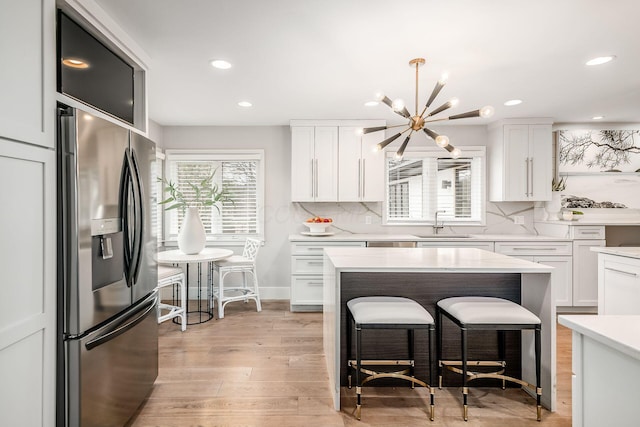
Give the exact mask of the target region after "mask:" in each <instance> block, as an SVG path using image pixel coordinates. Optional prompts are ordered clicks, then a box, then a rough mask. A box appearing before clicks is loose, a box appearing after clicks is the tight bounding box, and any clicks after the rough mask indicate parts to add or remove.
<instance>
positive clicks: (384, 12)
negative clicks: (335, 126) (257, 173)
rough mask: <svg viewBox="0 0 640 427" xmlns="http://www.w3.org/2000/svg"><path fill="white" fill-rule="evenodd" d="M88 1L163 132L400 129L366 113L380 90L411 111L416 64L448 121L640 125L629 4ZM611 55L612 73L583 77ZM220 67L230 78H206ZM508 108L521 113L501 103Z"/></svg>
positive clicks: (635, 7)
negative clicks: (133, 66)
mask: <svg viewBox="0 0 640 427" xmlns="http://www.w3.org/2000/svg"><path fill="white" fill-rule="evenodd" d="M96 2H97V3H98V4H99V5H100V6H101V7H102V8H103V9H105V11H106V12H107V13H108V14H109V15H110V16H112V17H113V19H114V20H115V21H116V22H117V23H119V24H120V26H121V27H122V29H124V30H125V31H126V32H127V33H128V34H129V35H130V36H131V37H132V38H133V39H134V40H135V41H137V42H138V44H139V45H140V46H141V47H142V48H143V49H144V51H145V52H146V53H147V54H148V55H149V56H150V57H151V59H152V62H151V63H150V64H149V66H150V71H149V74H148V77H149V80H148V93H149V116H150V118H151V119H153V120H154V121H156V122H158V123H159V124H161V125H286V124H288V123H289V120H291V119H365V118H371V119H387V120H388V121H389V122H390V123H394V122H401V121H402V119H400V118H399V116H397V115H395V114H394V113H392V112H391V111H390V109H389V108H388V107H387V106H385V105H383V104H380V105H378V106H377V107H365V106H364V102H365V101H368V100H372V99H373V95H374V93H375V92H377V91H381V90H382V91H384V92H385V93H386V94H388V96H389V97H390V98H392V99H393V98H403V99H404V100H405V101H407V104H408V105H409V106H411V108H409V109H410V110H411V111H412V110H413V103H414V99H415V89H414V79H415V72H414V70H413V69H411V68H409V66H408V61H409V60H410V59H412V58H415V57H424V58H426V60H427V64H426V65H425V66H424V67H422V68H421V69H420V95H419V103H420V104H424V103H425V102H426V99H427V98H428V95H429V94H430V92H431V89H432V88H433V85H434V84H435V82H436V81H437V79H438V78H439V76H440V74H441V73H442V72H443V71H448V73H449V75H450V78H449V82H448V84H447V86H446V87H445V88H444V89H443V91H442V92H441V94H440V96H439V97H438V99H437V100H436V102H435V103H434V106H437V105H440V104H441V103H442V102H444V101H446V100H447V99H449V98H451V97H453V96H456V97H458V98H459V99H460V105H459V106H458V107H457V108H456V109H455V110H450V111H451V113H452V114H456V113H461V112H464V111H468V110H474V109H476V108H479V107H481V106H484V105H487V104H490V105H493V106H494V107H495V109H496V114H495V115H494V117H493V118H491V119H490V120H495V119H500V118H506V117H551V118H553V119H554V121H555V122H589V121H590V120H591V117H593V116H596V115H602V116H605V119H604V120H605V121H607V122H638V121H640V44H639V43H638V40H639V39H640V34H639V31H638V26H637V24H638V17H639V16H640V2H638V1H637V0H608V1H604V0H535V1H534V0H528V1H524V0H485V1H478V0H439V1H433V0H394V1H390V0H366V1H365V0H271V1H267V0H227V1H223V0H215V1H213V0H184V1H176V0H96ZM611 54H613V55H616V56H617V59H616V60H615V61H613V62H611V63H608V64H605V65H601V66H598V67H587V66H585V65H584V63H585V62H586V61H587V60H588V59H590V58H592V57H595V56H602V55H611ZM214 58H222V59H226V60H228V61H229V62H231V63H232V64H233V68H231V69H229V70H217V69H214V68H212V67H211V66H210V65H209V61H210V60H211V59H214ZM513 98H519V99H522V100H523V101H524V102H523V103H522V104H521V105H519V106H515V107H505V106H504V105H503V103H504V101H506V100H509V99H513ZM241 100H247V101H250V102H252V103H253V105H254V106H253V107H252V108H248V109H247V108H242V107H239V106H237V102H238V101H241ZM412 113H413V111H412ZM399 120H400V121H399ZM463 123H465V124H479V123H482V122H481V119H465V120H460V121H457V122H456V124H463Z"/></svg>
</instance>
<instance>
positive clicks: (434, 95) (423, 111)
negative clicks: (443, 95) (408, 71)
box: [421, 81, 445, 116]
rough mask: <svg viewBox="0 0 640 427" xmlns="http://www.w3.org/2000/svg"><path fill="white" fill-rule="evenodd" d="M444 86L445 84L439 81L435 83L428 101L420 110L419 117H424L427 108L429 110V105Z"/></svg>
mask: <svg viewBox="0 0 640 427" xmlns="http://www.w3.org/2000/svg"><path fill="white" fill-rule="evenodd" d="M444 85H445V83H443V82H441V81H438V83H436V85H435V86H434V88H433V91H431V96H429V99H428V100H427V103H426V104H425V106H424V110H422V114H421V116H424V113H425V112H426V111H427V108H429V106H430V105H431V103H432V102H433V101H434V100H435V99H436V96H438V94H439V93H440V91H441V90H442V88H443V87H444Z"/></svg>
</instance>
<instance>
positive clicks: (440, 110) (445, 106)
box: [427, 101, 453, 117]
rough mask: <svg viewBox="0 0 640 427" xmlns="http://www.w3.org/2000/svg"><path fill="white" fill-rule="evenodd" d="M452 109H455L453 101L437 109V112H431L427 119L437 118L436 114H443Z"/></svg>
mask: <svg viewBox="0 0 640 427" xmlns="http://www.w3.org/2000/svg"><path fill="white" fill-rule="evenodd" d="M451 107H453V104H452V103H451V101H447V102H445V103H444V104H442V105H441V106H439V107H438V108H436V109H435V110H433V111H432V112H430V113H429V114H427V117H431V116H435V115H436V114H438V113H441V112H443V111H444V110H447V109H449V108H451Z"/></svg>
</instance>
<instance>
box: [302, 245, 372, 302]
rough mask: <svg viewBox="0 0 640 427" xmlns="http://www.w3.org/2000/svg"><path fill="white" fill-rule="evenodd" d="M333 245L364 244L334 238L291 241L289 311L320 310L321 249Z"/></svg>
mask: <svg viewBox="0 0 640 427" xmlns="http://www.w3.org/2000/svg"><path fill="white" fill-rule="evenodd" d="M335 246H353V247H364V246H366V244H365V242H351V241H335V240H333V241H323V242H318V241H301V242H293V243H291V311H322V286H323V281H322V269H323V265H324V261H323V251H324V248H326V247H335Z"/></svg>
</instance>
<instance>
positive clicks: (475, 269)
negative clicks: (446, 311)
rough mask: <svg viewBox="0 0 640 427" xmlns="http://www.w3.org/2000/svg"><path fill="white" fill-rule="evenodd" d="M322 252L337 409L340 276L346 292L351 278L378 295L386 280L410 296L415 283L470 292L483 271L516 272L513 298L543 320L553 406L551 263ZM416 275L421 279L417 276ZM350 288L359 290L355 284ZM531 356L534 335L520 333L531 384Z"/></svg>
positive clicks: (420, 251) (457, 252)
mask: <svg viewBox="0 0 640 427" xmlns="http://www.w3.org/2000/svg"><path fill="white" fill-rule="evenodd" d="M324 254H325V255H324V289H323V298H324V300H323V341H324V343H323V344H324V354H325V357H326V361H327V369H328V372H329V383H330V387H331V392H332V394H333V401H334V406H335V409H336V410H339V409H340V390H341V378H342V376H341V367H342V365H343V363H341V357H344V356H343V355H344V351H342V350H343V349H341V342H343V341H342V338H341V336H342V334H343V331H342V329H343V326H342V325H343V322H344V319H345V317H344V316H343V314H344V313H342V311H343V310H345V308H344V307H343V305H344V304H343V302H344V301H343V299H344V298H343V292H345V295H346V292H347V290H346V289H343V286H342V277H343V276H344V283H345V284H346V283H347V280H350V282H351V286H352V288H351V289H350V290H349V292H353V290H354V289H353V283H354V278H355V281H356V282H357V281H358V279H360V282H359V283H361V284H362V292H361V295H364V294H369V295H375V294H383V293H381V292H384V290H385V286H386V285H385V283H387V284H388V283H393V284H395V288H393V292H394V294H396V296H405V297H409V298H411V297H415V296H414V295H415V292H416V290H417V289H418V288H422V289H424V290H425V292H426V291H430V290H431V287H432V286H433V287H436V286H440V295H439V296H438V297H440V296H457V295H461V294H462V295H463V294H464V292H467V293H468V292H469V288H472V286H473V284H474V280H475V279H482V278H483V276H486V277H491V278H492V280H493V279H494V278H495V279H500V278H501V277H502V276H505V277H509V280H512V279H513V277H514V276H515V278H516V280H517V282H515V283H516V287H517V289H516V292H517V294H518V295H516V297H517V298H519V299H521V304H522V306H523V307H525V308H527V309H529V310H530V311H531V312H533V313H534V314H536V315H537V316H538V317H539V318H540V320H541V321H542V357H541V359H542V392H543V394H542V404H543V405H544V407H545V408H547V409H549V410H551V411H555V406H556V354H555V349H556V311H555V305H554V304H553V298H552V296H553V289H552V282H551V272H552V271H553V268H552V267H549V266H546V265H542V264H537V263H533V262H530V261H525V260H522V259H518V258H513V257H509V256H506V255H501V254H497V253H494V252H488V251H485V250H481V249H475V248H325V252H324ZM404 274H409V275H411V276H412V277H413V279H414V281H413V282H412V283H407V284H406V285H405V283H402V279H401V277H409V276H403V275H404ZM416 275H418V278H420V279H421V280H418V281H416V280H415V278H416ZM381 278H382V279H383V280H380V279H381ZM443 282H446V284H445V285H443V284H442V283H443ZM485 282H487V281H486V280H485ZM369 283H373V285H369ZM512 283H513V282H512ZM376 286H377V287H376ZM443 286H445V288H444V291H443ZM511 286H512V288H513V285H511ZM365 288H366V290H365ZM355 289H356V291H358V288H357V287H356V288H355ZM418 290H419V289H418ZM480 290H482V291H483V293H484V294H485V296H500V295H492V294H491V293H492V291H493V289H492V287H491V286H490V285H488V286H486V287H485V288H482V289H480ZM387 292H388V289H387ZM444 294H447V295H444ZM418 302H420V303H421V304H423V305H424V306H425V308H427V310H431V311H433V309H432V308H431V307H433V304H435V301H433V300H429V301H418ZM345 303H346V302H345ZM431 314H432V315H434V314H435V313H433V312H432V313H431ZM341 351H342V355H341ZM533 355H534V345H533V334H523V337H522V342H521V365H522V378H523V379H524V380H525V381H527V382H529V383H532V384H534V383H535V364H534V358H533ZM344 365H345V366H346V363H345V364H344Z"/></svg>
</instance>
